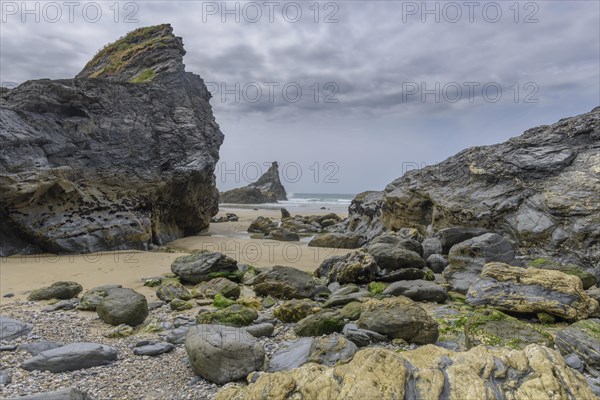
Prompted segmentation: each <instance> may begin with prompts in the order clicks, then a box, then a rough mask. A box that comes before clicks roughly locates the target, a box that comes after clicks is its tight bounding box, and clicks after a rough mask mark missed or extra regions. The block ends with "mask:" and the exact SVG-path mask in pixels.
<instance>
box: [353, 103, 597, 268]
mask: <svg viewBox="0 0 600 400" xmlns="http://www.w3.org/2000/svg"><path fill="white" fill-rule="evenodd" d="M599 149H600V108H595V109H594V110H592V111H591V112H589V113H586V114H581V115H578V116H575V117H572V118H565V119H562V120H560V121H558V122H557V123H555V124H553V125H549V126H540V127H537V128H533V129H529V130H527V131H526V132H525V133H524V134H523V135H521V136H519V137H515V138H512V139H510V140H508V141H507V142H504V143H501V144H497V145H492V146H480V147H473V148H470V149H467V150H464V151H462V152H460V153H458V154H456V155H454V156H452V157H450V158H448V159H447V160H445V161H443V162H441V163H439V164H437V165H433V166H429V167H426V168H423V169H420V170H414V171H410V172H407V173H406V174H405V175H404V176H402V177H401V178H399V179H397V180H395V181H394V182H392V183H390V184H389V185H388V186H387V187H386V188H385V191H384V192H383V193H382V194H379V193H378V192H374V193H373V192H371V193H363V194H360V195H359V196H357V198H356V199H355V200H354V201H353V202H352V205H351V207H350V209H349V212H350V215H349V222H348V224H347V228H348V230H350V231H353V232H357V233H360V234H363V235H365V236H369V235H373V234H376V232H377V231H381V230H382V229H383V228H385V229H399V228H405V227H413V228H417V229H419V230H420V231H421V232H422V233H423V232H425V231H426V230H427V226H429V225H431V226H432V228H433V230H434V231H439V230H441V229H443V228H448V227H456V226H462V227H480V228H487V229H490V230H492V231H498V232H502V233H504V234H506V235H508V236H510V237H511V238H512V239H513V240H514V241H515V242H516V243H517V245H518V247H519V248H520V250H521V251H525V250H528V251H530V252H533V253H538V254H540V255H543V254H544V253H546V254H549V255H553V256H557V257H559V258H565V259H568V260H570V261H572V262H575V263H576V264H578V265H581V266H584V267H585V268H586V269H591V268H594V267H596V265H598V263H599V262H600V230H598V229H597V227H598V226H599V225H600V202H598V198H599V197H600V151H599ZM382 227H383V228H382ZM480 234H481V233H480ZM475 236H477V235H475ZM467 239H468V238H467ZM446 248H449V247H447V246H446ZM565 261H567V260H565Z"/></svg>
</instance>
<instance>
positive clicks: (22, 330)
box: [0, 315, 33, 341]
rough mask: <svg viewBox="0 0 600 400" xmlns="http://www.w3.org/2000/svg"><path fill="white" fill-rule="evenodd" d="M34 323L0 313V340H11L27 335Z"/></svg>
mask: <svg viewBox="0 0 600 400" xmlns="http://www.w3.org/2000/svg"><path fill="white" fill-rule="evenodd" d="M32 329H33V325H31V324H28V323H26V322H21V321H18V320H16V319H12V318H7V317H3V316H1V315H0V340H6V341H11V340H14V339H17V338H19V337H21V336H25V335H27V334H28V333H29V332H31V330H32Z"/></svg>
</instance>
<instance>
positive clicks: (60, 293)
mask: <svg viewBox="0 0 600 400" xmlns="http://www.w3.org/2000/svg"><path fill="white" fill-rule="evenodd" d="M82 290H83V287H81V285H80V284H79V283H77V282H54V283H53V284H52V285H50V286H48V287H43V288H39V289H36V290H33V291H32V292H31V293H30V294H29V296H27V300H29V301H40V300H50V299H60V300H64V299H71V298H73V297H77V295H78V294H79V293H81V291H82Z"/></svg>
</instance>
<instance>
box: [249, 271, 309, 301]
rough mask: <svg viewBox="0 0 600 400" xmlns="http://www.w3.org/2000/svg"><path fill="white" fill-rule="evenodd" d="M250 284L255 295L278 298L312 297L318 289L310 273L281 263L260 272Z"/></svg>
mask: <svg viewBox="0 0 600 400" xmlns="http://www.w3.org/2000/svg"><path fill="white" fill-rule="evenodd" d="M250 284H252V285H253V286H254V291H255V292H256V294H257V295H259V296H272V297H275V298H280V299H306V298H308V299H312V298H313V297H314V296H315V294H316V293H317V291H318V288H317V287H316V282H315V280H314V279H313V277H312V276H311V275H310V274H308V273H307V272H304V271H300V270H299V269H296V268H292V267H285V266H281V265H276V266H274V267H273V268H272V269H271V270H270V271H266V272H262V273H260V274H259V275H257V276H256V277H254V278H253V280H252V281H251V282H250Z"/></svg>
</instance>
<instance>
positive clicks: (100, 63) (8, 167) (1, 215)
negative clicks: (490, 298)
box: [0, 25, 223, 256]
mask: <svg viewBox="0 0 600 400" xmlns="http://www.w3.org/2000/svg"><path fill="white" fill-rule="evenodd" d="M184 54H185V51H184V50H183V45H182V41H181V38H178V37H175V36H174V35H173V33H172V28H171V27H170V26H169V25H159V26H155V27H149V28H141V29H138V30H136V31H134V32H132V33H130V34H128V35H127V36H125V37H124V38H122V39H120V40H119V41H117V42H115V43H114V44H111V45H109V46H107V47H106V48H105V49H103V50H102V51H101V52H100V53H99V54H98V56H96V57H95V58H94V59H93V60H92V61H90V63H88V65H87V66H86V67H85V68H84V70H83V71H82V72H81V73H80V74H79V75H77V77H76V78H75V79H72V80H47V79H44V80H37V81H28V82H25V83H23V84H21V85H20V86H19V87H17V88H15V89H13V90H10V91H8V92H5V93H3V94H2V106H1V107H0V142H2V151H1V152H0V171H1V173H0V182H1V185H0V186H1V188H2V189H1V190H0V221H1V222H0V243H2V246H1V247H0V255H4V256H5V255H10V254H14V253H35V252H52V253H64V252H77V253H86V252H94V251H102V250H114V249H148V248H149V247H150V246H151V245H152V244H156V245H160V244H162V243H164V242H167V241H170V240H173V239H176V238H178V237H181V236H185V235H191V234H195V233H197V232H199V231H201V230H203V229H205V228H207V227H208V224H209V220H210V217H211V216H212V215H214V214H216V212H217V211H218V204H217V191H216V188H215V178H214V174H213V172H214V166H215V164H216V162H217V160H218V157H219V153H218V152H219V147H220V145H221V143H222V142H223V134H222V133H221V131H220V130H219V126H218V125H217V123H216V122H215V119H214V116H213V114H212V110H211V106H210V104H209V99H210V93H209V91H208V90H207V88H206V86H205V85H204V82H203V81H202V79H201V78H200V77H199V76H197V75H194V74H192V73H190V72H185V70H184V65H183V63H182V58H183V55H184Z"/></svg>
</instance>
